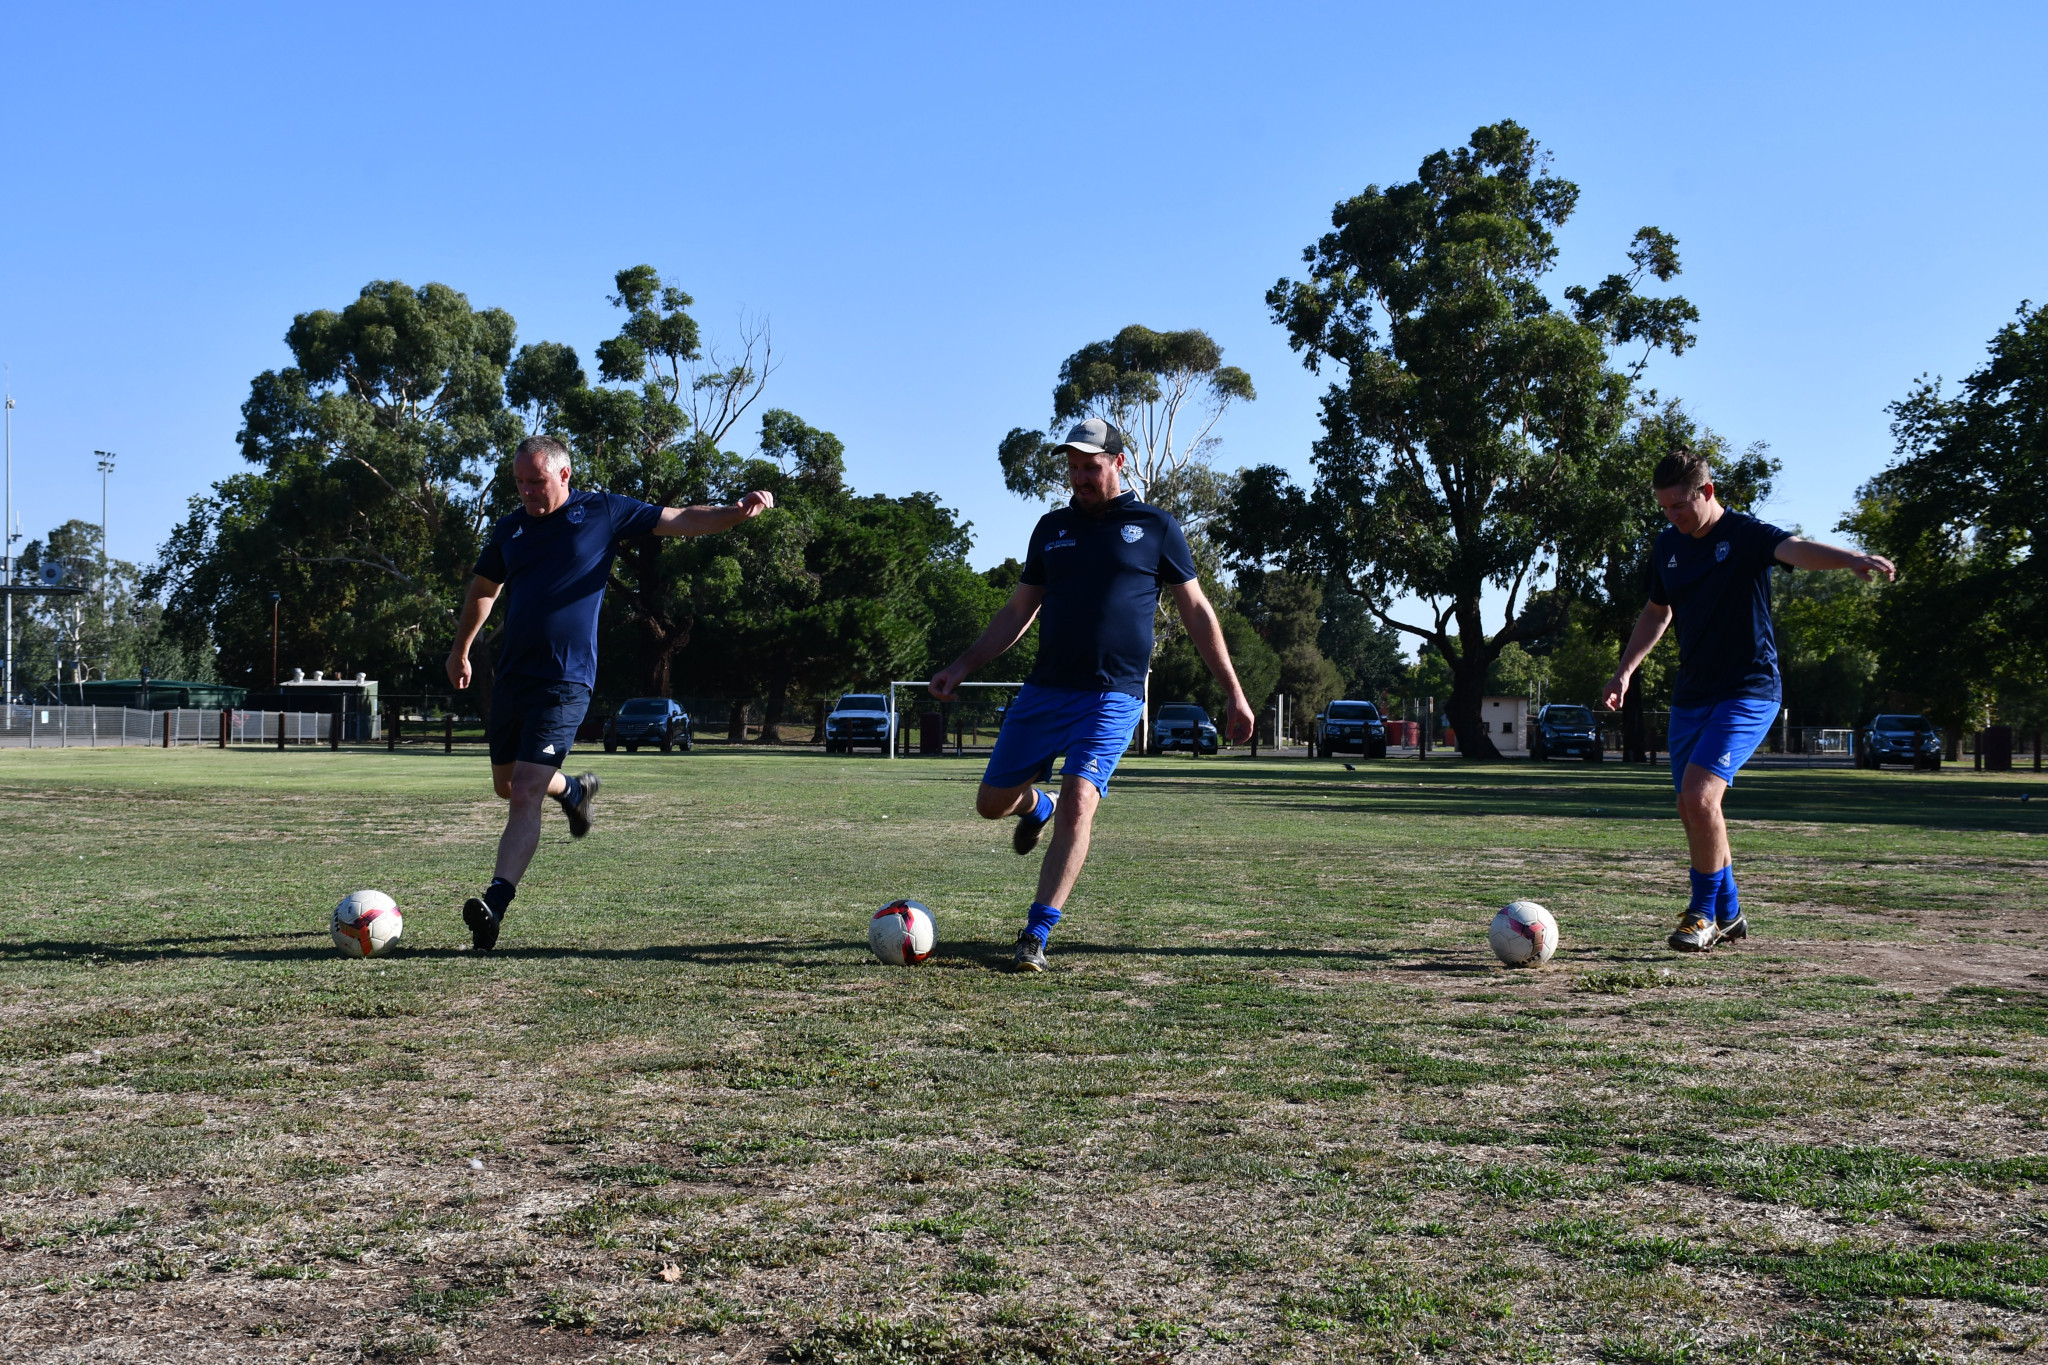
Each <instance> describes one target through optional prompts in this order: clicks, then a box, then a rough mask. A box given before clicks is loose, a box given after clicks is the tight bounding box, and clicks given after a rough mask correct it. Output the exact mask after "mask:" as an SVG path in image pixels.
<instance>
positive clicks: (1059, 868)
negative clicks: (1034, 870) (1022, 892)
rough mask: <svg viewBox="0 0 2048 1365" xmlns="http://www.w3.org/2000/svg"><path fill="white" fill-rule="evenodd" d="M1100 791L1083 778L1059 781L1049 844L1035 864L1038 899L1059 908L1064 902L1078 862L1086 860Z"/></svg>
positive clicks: (1077, 875)
mask: <svg viewBox="0 0 2048 1365" xmlns="http://www.w3.org/2000/svg"><path fill="white" fill-rule="evenodd" d="M1101 802H1102V794H1101V793H1100V792H1098V791H1096V790H1095V784H1094V783H1093V782H1090V781H1089V780H1088V779H1087V778H1085V777H1065V778H1062V779H1061V780H1060V805H1059V809H1058V810H1057V811H1054V812H1053V818H1052V846H1051V847H1049V848H1047V849H1046V851H1045V861H1044V862H1043V863H1040V864H1039V867H1038V899H1039V903H1040V904H1043V905H1050V906H1052V907H1053V908H1054V909H1059V908H1060V907H1061V906H1064V905H1065V904H1066V903H1067V897H1068V895H1070V894H1071V893H1072V892H1073V889H1074V882H1075V881H1076V879H1078V878H1079V877H1080V875H1081V865H1082V864H1083V863H1085V862H1087V861H1088V843H1089V839H1090V837H1091V836H1092V834H1093V833H1094V829H1095V807H1096V806H1097V805H1099V804H1101Z"/></svg>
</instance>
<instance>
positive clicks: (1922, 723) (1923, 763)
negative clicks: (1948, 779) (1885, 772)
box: [1856, 716, 1941, 772]
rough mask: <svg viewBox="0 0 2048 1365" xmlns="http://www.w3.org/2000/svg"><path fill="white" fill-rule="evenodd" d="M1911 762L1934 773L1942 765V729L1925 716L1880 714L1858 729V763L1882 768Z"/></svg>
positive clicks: (1857, 764)
mask: <svg viewBox="0 0 2048 1365" xmlns="http://www.w3.org/2000/svg"><path fill="white" fill-rule="evenodd" d="M1887 763H1910V764H1912V765H1913V766H1914V767H1916V768H1925V769H1927V770H1928V771H1930V772H1932V771H1934V770H1936V769H1938V768H1940V767H1941V731H1939V730H1937V729H1935V728H1934V726H1933V725H1932V724H1931V723H1930V722H1929V721H1928V719H1927V717H1925V716H1877V717H1874V718H1872V720H1871V722H1870V724H1868V725H1865V726H1863V727H1862V728H1861V729H1859V730H1858V731H1857V732H1856V766H1857V767H1859V768H1882V767H1883V766H1884V765H1885V764H1887Z"/></svg>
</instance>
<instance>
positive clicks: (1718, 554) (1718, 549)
mask: <svg viewBox="0 0 2048 1365" xmlns="http://www.w3.org/2000/svg"><path fill="white" fill-rule="evenodd" d="M1727 557H1728V542H1727V541H1725V540H1724V541H1721V542H1720V543H1719V544H1717V545H1715V546H1714V562H1715V563H1716V564H1719V563H1720V562H1721V561H1722V560H1724V559H1726V558H1727Z"/></svg>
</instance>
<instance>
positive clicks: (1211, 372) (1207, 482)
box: [997, 325, 1258, 522]
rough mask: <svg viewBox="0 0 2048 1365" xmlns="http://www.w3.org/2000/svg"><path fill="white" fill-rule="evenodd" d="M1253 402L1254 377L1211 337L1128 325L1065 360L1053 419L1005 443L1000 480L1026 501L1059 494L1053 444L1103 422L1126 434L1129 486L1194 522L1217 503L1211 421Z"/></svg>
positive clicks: (1062, 483) (1060, 475) (1062, 476)
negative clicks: (1081, 426) (1074, 428)
mask: <svg viewBox="0 0 2048 1365" xmlns="http://www.w3.org/2000/svg"><path fill="white" fill-rule="evenodd" d="M1257 396H1258V395H1257V393H1256V392H1255V391H1254V390H1253V388H1252V380H1251V376H1250V375H1248V374H1246V373H1245V372H1244V371H1243V370H1241V369H1239V368H1238V367H1237V366H1235V365H1225V364H1224V363H1223V348H1222V347H1221V346H1218V345H1217V344H1216V342H1215V340H1214V339H1213V338H1211V337H1210V336H1209V334H1208V333H1207V332H1204V331H1201V330H1200V329H1198V328H1190V329H1189V330H1187V331H1183V332H1155V331H1153V330H1152V329H1151V328H1149V327H1139V326H1135V325H1133V326H1130V327H1126V328H1124V329H1123V330H1122V331H1121V332H1118V333H1117V334H1116V335H1115V336H1114V337H1112V338H1110V339H1109V340H1108V341H1092V342H1090V343H1089V344H1087V345H1086V346H1083V347H1082V348H1081V349H1080V350H1078V351H1076V352H1074V353H1073V354H1072V355H1070V356H1068V357H1067V359H1066V361H1065V363H1064V364H1062V365H1061V366H1060V372H1059V381H1058V383H1056V384H1055V385H1054V386H1053V391H1052V421H1051V422H1050V423H1049V424H1048V425H1047V427H1046V428H1045V429H1044V430H1043V431H1038V430H1032V429H1028V428H1025V427H1016V428H1013V429H1012V430H1011V431H1010V433H1009V435H1007V436H1005V437H1004V438H1003V441H1002V445H1001V446H1000V447H999V449H998V451H997V458H998V459H999V460H1000V462H1001V464H1002V468H1003V482H1004V483H1005V484H1006V485H1007V486H1008V487H1009V489H1010V491H1011V492H1013V493H1016V494H1018V495H1019V496H1022V497H1031V498H1054V499H1057V498H1059V497H1060V496H1062V495H1063V494H1064V492H1065V489H1066V486H1067V481H1066V474H1067V468H1066V462H1065V461H1064V460H1063V459H1062V458H1061V457H1060V455H1059V451H1058V442H1059V440H1060V438H1061V436H1062V435H1064V434H1065V432H1066V430H1067V429H1068V427H1070V426H1071V425H1072V424H1073V423H1075V422H1078V421H1082V420H1083V419H1086V418H1089V417H1100V418H1102V419H1104V420H1105V421H1108V422H1109V423H1111V424H1112V425H1114V426H1115V427H1116V429H1117V430H1118V431H1120V432H1122V433H1123V436H1124V445H1125V451H1126V462H1125V469H1124V482H1125V483H1126V485H1128V486H1129V487H1130V488H1131V489H1132V490H1133V491H1135V492H1136V493H1137V495H1138V496H1139V498H1141V499H1142V500H1144V501H1146V502H1150V503H1155V504H1157V505H1159V506H1162V507H1165V508H1167V509H1168V510H1169V511H1172V512H1174V513H1176V514H1177V515H1180V516H1181V519H1182V521H1183V522H1188V521H1199V520H1200V519H1201V517H1202V516H1203V515H1204V514H1205V513H1206V512H1207V511H1209V510H1211V509H1213V507H1214V505H1215V503H1216V501H1217V493H1216V481H1215V476H1214V473H1213V471H1212V470H1211V468H1210V460H1211V457H1212V456H1213V455H1214V453H1215V450H1216V446H1217V438H1216V435H1215V431H1216V423H1217V422H1218V421H1219V420H1221V419H1222V416H1223V414H1224V413H1225V412H1226V411H1228V410H1229V408H1230V406H1231V405H1232V404H1233V403H1240V402H1244V403H1249V402H1251V401H1252V400H1253V399H1255V398H1256V397H1257Z"/></svg>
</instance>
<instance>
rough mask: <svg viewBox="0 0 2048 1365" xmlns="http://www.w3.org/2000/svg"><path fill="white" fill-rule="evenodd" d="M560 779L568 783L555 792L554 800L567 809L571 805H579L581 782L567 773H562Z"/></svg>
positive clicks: (581, 796) (581, 797)
mask: <svg viewBox="0 0 2048 1365" xmlns="http://www.w3.org/2000/svg"><path fill="white" fill-rule="evenodd" d="M562 780H563V781H564V782H566V783H568V784H569V785H568V786H566V787H564V788H563V789H562V790H561V791H558V792H556V793H555V800H557V801H559V802H561V803H562V809H563V810H567V809H569V808H570V807H571V806H576V805H581V804H582V802H583V784H582V783H581V782H578V781H577V780H576V779H575V778H573V777H571V776H569V774H567V773H563V774H562Z"/></svg>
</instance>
